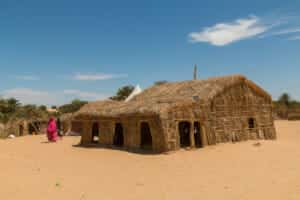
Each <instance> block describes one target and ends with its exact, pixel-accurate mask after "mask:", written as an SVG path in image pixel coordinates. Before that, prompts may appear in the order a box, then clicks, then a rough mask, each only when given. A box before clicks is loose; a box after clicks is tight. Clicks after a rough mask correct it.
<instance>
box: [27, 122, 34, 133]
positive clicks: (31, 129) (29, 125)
mask: <svg viewBox="0 0 300 200" xmlns="http://www.w3.org/2000/svg"><path fill="white" fill-rule="evenodd" d="M28 133H29V135H34V134H35V128H34V127H33V125H32V123H29V124H28Z"/></svg>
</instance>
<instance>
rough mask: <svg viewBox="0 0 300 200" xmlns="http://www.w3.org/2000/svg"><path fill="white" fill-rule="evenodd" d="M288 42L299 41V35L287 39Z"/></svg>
mask: <svg viewBox="0 0 300 200" xmlns="http://www.w3.org/2000/svg"><path fill="white" fill-rule="evenodd" d="M288 40H300V35H297V36H292V37H289V38H288Z"/></svg>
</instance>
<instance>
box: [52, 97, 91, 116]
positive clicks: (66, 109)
mask: <svg viewBox="0 0 300 200" xmlns="http://www.w3.org/2000/svg"><path fill="white" fill-rule="evenodd" d="M87 103H88V102H87V101H81V100H79V99H74V100H73V101H72V102H71V103H69V104H65V105H62V106H60V107H59V108H58V110H59V112H60V113H62V114H64V113H74V112H76V111H78V110H79V109H80V108H81V107H82V106H84V105H85V104H87Z"/></svg>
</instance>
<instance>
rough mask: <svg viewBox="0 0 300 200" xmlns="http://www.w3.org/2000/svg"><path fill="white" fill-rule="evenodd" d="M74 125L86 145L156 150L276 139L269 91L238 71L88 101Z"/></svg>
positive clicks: (75, 116) (74, 119) (79, 112)
mask: <svg viewBox="0 0 300 200" xmlns="http://www.w3.org/2000/svg"><path fill="white" fill-rule="evenodd" d="M73 124H76V127H72V129H76V130H74V131H80V132H81V134H82V139H81V142H82V144H84V145H86V144H91V143H100V144H102V145H115V146H123V147H125V148H129V149H151V150H153V151H156V152H163V151H170V150H176V149H179V148H181V147H192V148H193V147H204V146H206V145H213V144H216V143H221V142H236V141H243V140H248V139H275V138H276V132H275V128H274V123H273V114H272V98H271V96H270V95H269V94H268V93H267V92H265V91H264V90H263V89H261V88H260V87H259V86H257V85H256V84H255V83H253V82H252V81H250V80H248V79H246V77H244V76H241V75H232V76H225V77H217V78H209V79H207V80H192V81H183V82H174V83H164V84H160V85H155V86H153V87H150V88H148V89H146V90H145V91H143V92H142V93H141V94H139V95H137V96H135V97H134V98H133V99H132V100H130V101H129V102H116V101H110V100H106V101H97V102H92V103H89V104H87V105H85V106H83V107H82V109H80V110H79V111H78V112H77V113H76V114H75V115H74V118H73Z"/></svg>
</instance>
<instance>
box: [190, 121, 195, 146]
mask: <svg viewBox="0 0 300 200" xmlns="http://www.w3.org/2000/svg"><path fill="white" fill-rule="evenodd" d="M190 123H191V129H190V142H191V147H192V148H195V136H194V134H195V126H194V122H193V121H190Z"/></svg>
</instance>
